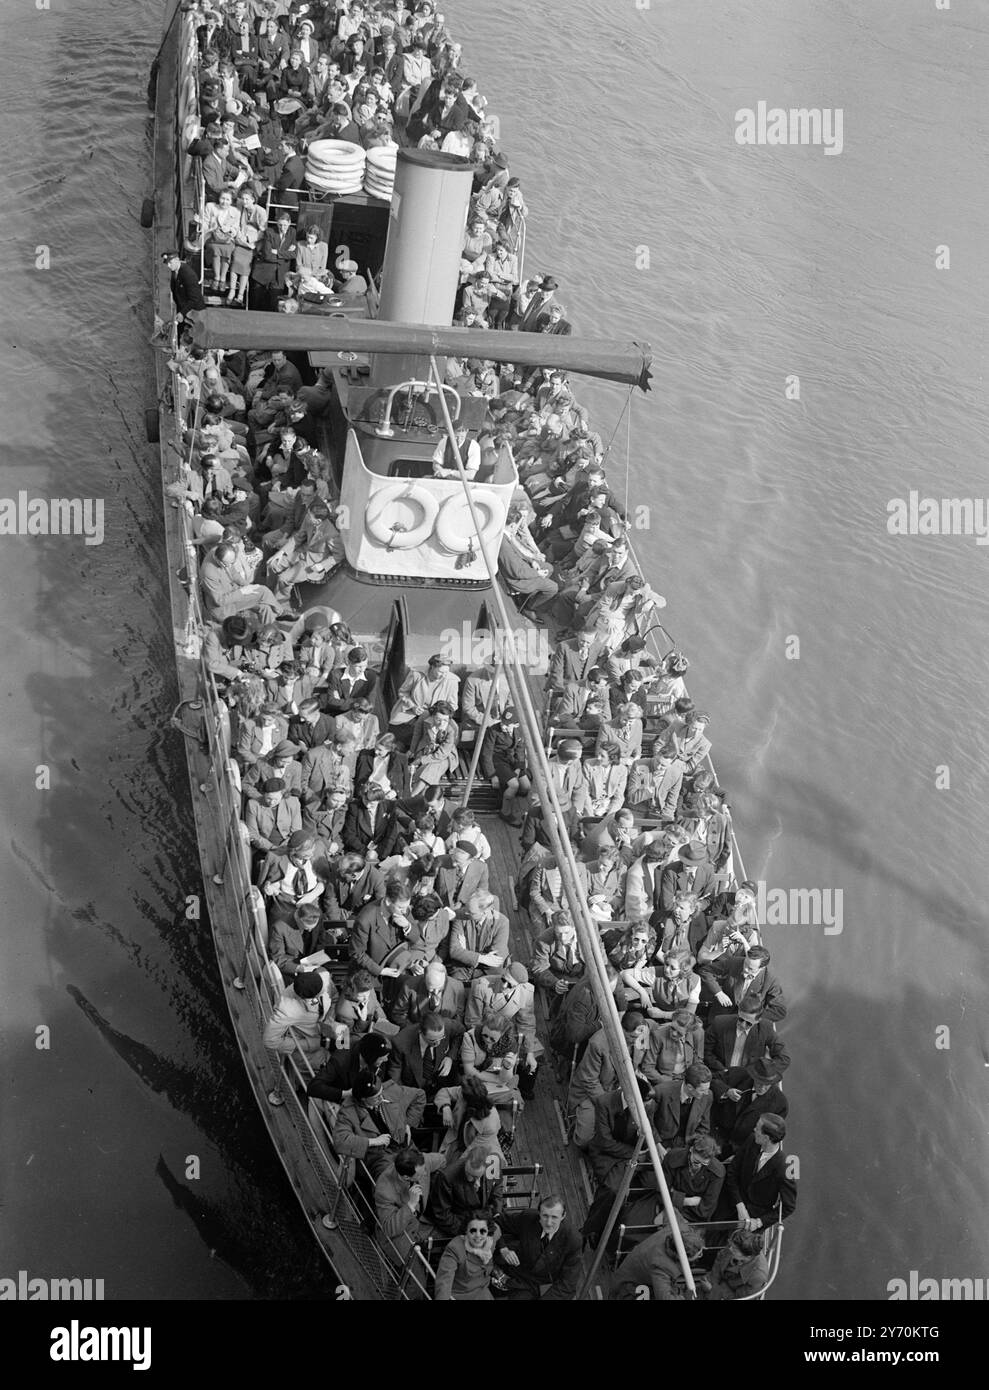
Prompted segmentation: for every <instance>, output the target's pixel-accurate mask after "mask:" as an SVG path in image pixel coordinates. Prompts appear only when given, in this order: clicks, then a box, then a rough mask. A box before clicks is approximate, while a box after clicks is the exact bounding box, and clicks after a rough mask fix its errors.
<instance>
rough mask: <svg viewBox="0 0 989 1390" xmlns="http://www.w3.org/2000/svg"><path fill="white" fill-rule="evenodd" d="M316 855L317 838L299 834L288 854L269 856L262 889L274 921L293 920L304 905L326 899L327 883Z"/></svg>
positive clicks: (308, 834) (292, 842) (287, 851)
mask: <svg viewBox="0 0 989 1390" xmlns="http://www.w3.org/2000/svg"><path fill="white" fill-rule="evenodd" d="M315 853H316V838H315V836H313V835H310V833H309V832H308V830H297V831H296V832H295V834H294V835H292V836H291V837H290V838H289V840H288V843H287V844H286V846H285V849H284V850H282V851H273V852H272V853H271V854H270V855H269V856H268V861H269V862H267V863H266V865H265V868H264V870H263V871H262V872H263V878H264V882H263V884H262V885H261V886H262V888H263V891H264V895H265V897H266V898H267V899H268V904H269V906H268V914H269V920H270V921H274V920H275V919H276V918H280V919H281V920H282V921H286V920H290V919H291V918H292V916H293V915H294V913H295V909H296V908H297V907H298V906H299V905H300V904H301V903H314V902H317V901H318V900H319V898H321V897H322V895H323V888H324V886H325V881H324V879H322V878H321V877H320V876H319V874H318V872H317V871H316V869H315V867H314V865H313V858H314V856H315Z"/></svg>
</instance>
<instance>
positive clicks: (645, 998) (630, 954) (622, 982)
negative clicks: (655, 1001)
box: [605, 922, 656, 1013]
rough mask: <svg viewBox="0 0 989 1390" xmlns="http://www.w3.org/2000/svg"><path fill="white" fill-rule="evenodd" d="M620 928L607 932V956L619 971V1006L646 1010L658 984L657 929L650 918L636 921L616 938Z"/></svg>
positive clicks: (617, 994)
mask: <svg viewBox="0 0 989 1390" xmlns="http://www.w3.org/2000/svg"><path fill="white" fill-rule="evenodd" d="M616 935H617V931H615V930H612V931H609V932H608V933H607V936H606V939H605V940H606V946H607V950H608V959H609V961H610V962H611V964H612V965H613V966H614V967H615V969H616V970H617V971H618V989H617V992H616V997H617V998H618V1000H619V1005H620V1007H624V1008H626V1009H638V1010H639V1011H640V1012H642V1013H645V1012H646V1010H647V1009H648V1008H649V1007H650V1006H651V1005H652V997H653V990H654V988H655V985H656V966H655V965H654V963H653V954H654V953H655V950H656V933H655V932H654V931H653V929H652V927H650V925H649V923H648V922H633V923H632V924H631V926H629V927H627V928H626V929H625V931H624V932H623V933H622V935H621V936H620V937H619V938H618V940H617V941H614V942H613V938H614V937H615V936H616Z"/></svg>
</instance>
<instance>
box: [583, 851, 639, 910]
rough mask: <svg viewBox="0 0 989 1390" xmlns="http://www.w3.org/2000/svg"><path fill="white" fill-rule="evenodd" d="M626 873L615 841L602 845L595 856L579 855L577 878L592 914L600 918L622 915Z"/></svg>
mask: <svg viewBox="0 0 989 1390" xmlns="http://www.w3.org/2000/svg"><path fill="white" fill-rule="evenodd" d="M627 874H628V870H627V868H626V866H625V865H624V864H623V863H622V859H621V856H620V854H619V853H618V849H617V847H616V846H615V845H602V846H601V848H600V850H599V851H598V853H597V857H596V858H594V859H590V860H582V859H578V861H577V881H578V883H579V884H580V886H581V890H582V891H583V893H584V896H585V898H586V900H587V906H588V908H589V909H590V912H591V914H592V916H594V917H596V918H598V919H599V920H600V921H602V922H604V921H608V920H610V919H613V918H618V917H620V916H621V914H622V909H623V907H624V903H625V879H626V876H627Z"/></svg>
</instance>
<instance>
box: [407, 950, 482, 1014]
mask: <svg viewBox="0 0 989 1390" xmlns="http://www.w3.org/2000/svg"><path fill="white" fill-rule="evenodd" d="M482 978H484V977H482ZM466 1005H467V993H466V988H465V986H464V983H463V981H462V980H456V979H453V978H452V976H450V975H449V974H448V972H447V968H446V966H445V965H444V964H443V962H442V961H441V960H438V959H437V960H431V961H430V962H429V964H428V965H427V966H426V968H425V970H424V971H423V973H422V974H421V975H405V976H403V977H402V980H401V982H400V983H399V987H398V993H397V995H396V996H395V1002H394V1004H393V1005H392V1007H391V1009H390V1011H389V1017H390V1018H391V1021H392V1023H395V1024H397V1025H398V1027H399V1028H405V1027H406V1026H407V1025H408V1024H410V1023H419V1022H420V1020H421V1019H422V1018H423V1016H424V1015H425V1014H437V1015H438V1016H439V1017H440V1018H445V1019H449V1020H450V1022H452V1023H458V1024H462V1023H463V1018H464V1010H465V1008H466Z"/></svg>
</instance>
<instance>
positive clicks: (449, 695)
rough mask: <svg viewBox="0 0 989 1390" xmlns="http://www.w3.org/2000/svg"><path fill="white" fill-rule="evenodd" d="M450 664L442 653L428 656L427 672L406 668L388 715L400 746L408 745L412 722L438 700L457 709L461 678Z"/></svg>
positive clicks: (413, 730) (410, 737)
mask: <svg viewBox="0 0 989 1390" xmlns="http://www.w3.org/2000/svg"><path fill="white" fill-rule="evenodd" d="M452 666H453V663H452V662H451V661H450V659H449V658H448V657H445V656H443V655H437V656H431V657H430V658H429V665H428V667H427V669H426V671H425V672H424V673H423V672H421V671H409V673H408V675H407V676H406V677H405V680H404V681H403V682H402V685H401V688H400V689H399V692H398V697H397V699H396V701H395V704H394V705H393V707H392V710H391V713H390V714H389V716H388V721H389V723H388V728H389V731H390V732H391V733H393V734H394V735H395V737H396V738H397V739H398V741H399V743H400V744H401V745H402V747H404V748H407V747H408V746H409V743H410V742H411V739H412V735H413V733H414V732H415V722H416V720H417V719H419V718H420V716H421V715H424V714H428V713H429V710H430V709H431V708H432V706H433V705H435V704H436V703H437V702H438V701H440V700H443V701H445V702H446V703H447V704H448V705H450V707H451V708H452V709H456V708H457V705H458V703H459V699H460V679H459V677H458V676H456V675H455V674H454V672H453V669H452Z"/></svg>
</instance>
